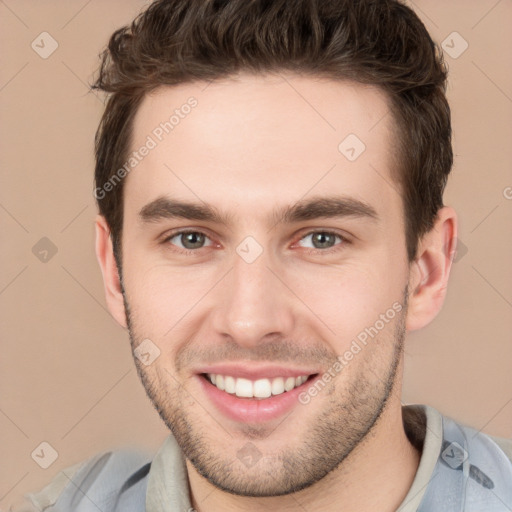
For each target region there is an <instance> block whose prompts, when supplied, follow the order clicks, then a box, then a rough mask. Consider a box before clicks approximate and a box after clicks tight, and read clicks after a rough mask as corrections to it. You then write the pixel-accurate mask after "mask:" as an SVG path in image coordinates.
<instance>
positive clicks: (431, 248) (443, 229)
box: [406, 206, 457, 331]
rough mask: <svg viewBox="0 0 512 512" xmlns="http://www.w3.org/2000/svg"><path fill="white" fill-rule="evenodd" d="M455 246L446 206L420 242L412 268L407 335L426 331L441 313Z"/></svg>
mask: <svg viewBox="0 0 512 512" xmlns="http://www.w3.org/2000/svg"><path fill="white" fill-rule="evenodd" d="M456 244H457V215H456V213H455V210H454V209H453V208H451V207H449V206H445V207H443V208H441V209H440V210H439V212H438V214H437V217H436V221H435V224H434V226H433V228H432V229H431V230H430V231H429V232H428V233H426V234H425V235H424V236H423V237H422V239H421V240H420V241H419V244H418V251H417V256H416V259H415V261H414V262H413V263H412V264H411V271H410V275H409V302H408V311H407V321H406V329H407V331H415V330H417V329H421V328H422V327H425V326H426V325H428V324H429V323H430V322H431V321H432V320H433V319H434V318H435V317H436V316H437V314H438V313H439V311H440V310H441V307H442V305H443V302H444V298H445V296H446V290H447V287H448V278H449V276H450V270H451V265H452V261H453V256H454V253H455V249H456Z"/></svg>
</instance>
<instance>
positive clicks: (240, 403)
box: [197, 375, 318, 423]
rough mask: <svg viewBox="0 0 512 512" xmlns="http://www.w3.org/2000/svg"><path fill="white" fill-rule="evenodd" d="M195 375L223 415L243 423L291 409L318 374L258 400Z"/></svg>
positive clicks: (253, 421) (277, 415)
mask: <svg viewBox="0 0 512 512" xmlns="http://www.w3.org/2000/svg"><path fill="white" fill-rule="evenodd" d="M197 377H198V378H199V381H200V383H201V386H202V388H203V390H204V392H205V393H206V395H207V396H208V398H209V399H210V400H211V401H212V402H213V403H214V405H215V406H216V407H217V409H219V410H220V412H221V413H223V414H224V415H225V416H227V417H228V418H230V419H232V420H234V421H238V422H243V423H263V422H265V421H271V420H274V419H277V418H279V417H280V416H283V415H284V414H286V413H287V412H289V411H291V410H292V409H293V407H295V406H296V405H298V404H299V403H300V402H299V395H300V394H301V393H302V392H303V391H304V390H305V389H306V388H308V387H309V386H311V385H312V383H313V382H314V381H315V380H316V378H317V377H318V376H314V377H310V378H309V379H308V380H307V381H306V382H304V383H303V384H301V385H300V386H298V387H296V388H293V389H292V390H291V391H285V392H284V393H281V394H280V395H275V396H270V397H269V398H264V399H259V400H258V399H254V398H239V397H237V396H236V395H234V394H233V395H232V394H230V393H226V392H225V391H221V390H220V389H218V388H217V387H216V386H214V385H213V384H212V383H211V382H210V381H209V380H208V379H207V378H205V377H204V376H202V375H198V376H197Z"/></svg>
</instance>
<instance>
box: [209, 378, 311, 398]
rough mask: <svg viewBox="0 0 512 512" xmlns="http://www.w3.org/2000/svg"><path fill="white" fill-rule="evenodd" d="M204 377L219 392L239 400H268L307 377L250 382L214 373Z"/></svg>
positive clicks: (297, 384) (300, 382)
mask: <svg viewBox="0 0 512 512" xmlns="http://www.w3.org/2000/svg"><path fill="white" fill-rule="evenodd" d="M206 375H207V376H208V379H210V382H211V383H212V384H213V385H215V386H216V387H217V388H218V389H220V390H221V391H226V393H231V394H235V395H236V396H239V397H241V398H268V397H269V396H271V395H280V394H281V393H284V392H285V391H291V390H292V389H293V388H295V387H297V386H300V385H301V384H303V383H304V382H306V380H307V378H308V375H301V376H300V377H277V378H275V379H258V380H255V381H252V380H249V379H243V378H235V377H231V376H229V375H218V374H214V373H207V374H206Z"/></svg>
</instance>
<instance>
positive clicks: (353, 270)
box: [287, 256, 407, 354]
mask: <svg viewBox="0 0 512 512" xmlns="http://www.w3.org/2000/svg"><path fill="white" fill-rule="evenodd" d="M391 260H392V257H389V256H387V257H381V258H380V259H379V260H375V261H378V263H368V264H364V262H361V261H359V262H357V263H356V262H351V263H347V264H345V265H343V266H340V267H339V268H335V267H326V268H324V269H322V270H320V271H319V270H318V268H317V269H314V268H313V269H309V270H308V271H305V270H304V269H302V271H301V272H300V275H298V274H297V275H296V276H293V275H290V274H288V275H287V280H288V282H289V283H290V286H291V287H292V288H293V289H294V290H296V293H297V295H298V297H300V298H301V299H302V300H303V301H304V303H305V304H306V305H307V307H308V309H309V310H311V311H312V312H313V316H311V317H310V318H311V319H312V321H316V322H317V324H318V326H319V327H321V328H322V332H326V335H327V337H328V339H329V338H330V339H332V340H333V341H332V345H333V349H334V350H335V351H336V352H337V353H338V354H339V353H341V352H343V351H344V350H346V348H347V347H348V346H349V345H350V343H351V341H352V340H353V339H354V338H356V337H357V336H358V335H359V334H360V333H362V332H364V330H365V329H366V328H370V327H371V326H374V325H375V323H376V322H378V321H379V320H380V319H381V315H384V316H385V320H386V322H385V324H386V327H385V329H388V328H389V326H388V325H387V324H388V323H392V321H391V322H390V319H392V318H394V317H395V314H396V312H397V311H398V310H400V309H401V307H403V304H402V303H403V289H404V286H405V283H406V282H407V281H406V276H405V275H402V274H403V271H402V270H401V268H400V267H397V266H396V261H395V262H394V263H393V262H392V261H391ZM393 265H394V266H393ZM292 283H294V284H292ZM386 314H387V315H386ZM315 319H316V320H315ZM321 324H322V325H321ZM378 325H379V327H380V322H379V324H378ZM322 326H323V327H322ZM326 327H327V330H326Z"/></svg>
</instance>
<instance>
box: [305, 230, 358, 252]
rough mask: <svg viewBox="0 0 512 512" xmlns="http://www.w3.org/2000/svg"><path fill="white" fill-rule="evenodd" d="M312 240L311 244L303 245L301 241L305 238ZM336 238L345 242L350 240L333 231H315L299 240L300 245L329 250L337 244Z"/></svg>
mask: <svg viewBox="0 0 512 512" xmlns="http://www.w3.org/2000/svg"><path fill="white" fill-rule="evenodd" d="M308 239H309V240H310V241H311V245H303V244H302V243H301V242H303V241H304V240H308ZM336 240H339V241H340V242H343V243H348V241H347V240H346V239H345V238H344V237H342V236H341V235H338V234H337V233H333V232H331V231H313V232H311V233H308V234H307V235H306V236H304V237H302V238H301V239H300V241H299V245H300V246H301V247H305V248H308V249H316V250H324V251H325V250H326V249H327V250H328V249H332V248H333V247H335V246H336V245H340V244H336Z"/></svg>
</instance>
